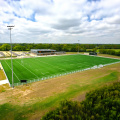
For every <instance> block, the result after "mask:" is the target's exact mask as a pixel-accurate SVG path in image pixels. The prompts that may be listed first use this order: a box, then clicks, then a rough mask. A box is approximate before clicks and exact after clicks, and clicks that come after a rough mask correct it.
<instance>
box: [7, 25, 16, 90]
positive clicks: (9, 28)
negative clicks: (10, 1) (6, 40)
mask: <svg viewBox="0 0 120 120" xmlns="http://www.w3.org/2000/svg"><path fill="white" fill-rule="evenodd" d="M7 27H8V30H10V46H11V51H10V52H11V68H12V87H13V88H14V79H13V61H12V39H11V30H12V29H13V27H15V26H7Z"/></svg>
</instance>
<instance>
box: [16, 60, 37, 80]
mask: <svg viewBox="0 0 120 120" xmlns="http://www.w3.org/2000/svg"><path fill="white" fill-rule="evenodd" d="M16 62H18V61H16ZM18 63H19V62H18ZM19 64H20V63H19ZM20 65H21V66H23V65H22V64H20ZM23 67H24V68H25V69H26V70H28V71H29V72H31V73H32V74H33V75H35V76H36V77H37V78H39V77H38V76H37V75H36V74H35V73H33V72H32V71H30V70H29V69H28V68H27V67H25V66H23Z"/></svg>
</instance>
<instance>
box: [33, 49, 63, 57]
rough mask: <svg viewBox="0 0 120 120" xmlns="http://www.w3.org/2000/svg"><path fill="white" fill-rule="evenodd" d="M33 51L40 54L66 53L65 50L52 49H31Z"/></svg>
mask: <svg viewBox="0 0 120 120" xmlns="http://www.w3.org/2000/svg"><path fill="white" fill-rule="evenodd" d="M31 53H32V54H34V55H38V56H39V55H58V54H65V52H64V51H60V52H57V51H56V50H52V49H31Z"/></svg>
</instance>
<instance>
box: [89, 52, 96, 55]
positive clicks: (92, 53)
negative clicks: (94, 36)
mask: <svg viewBox="0 0 120 120" xmlns="http://www.w3.org/2000/svg"><path fill="white" fill-rule="evenodd" d="M89 55H97V53H96V52H89Z"/></svg>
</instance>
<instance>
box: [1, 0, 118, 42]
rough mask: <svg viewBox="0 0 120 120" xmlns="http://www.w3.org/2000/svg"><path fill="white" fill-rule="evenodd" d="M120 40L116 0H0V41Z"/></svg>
mask: <svg viewBox="0 0 120 120" xmlns="http://www.w3.org/2000/svg"><path fill="white" fill-rule="evenodd" d="M7 25H15V27H14V29H12V41H13V42H14V43H78V40H79V42H80V43H84V44H86V43H90V44H94V43H95V44H120V0H0V43H9V42H10V40H9V30H8V28H7Z"/></svg>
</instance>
